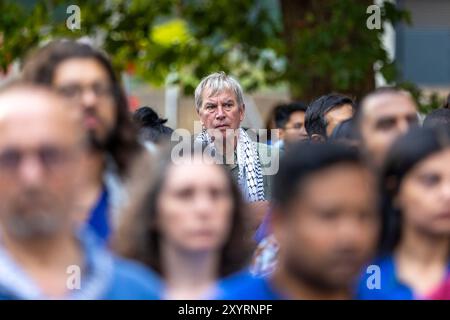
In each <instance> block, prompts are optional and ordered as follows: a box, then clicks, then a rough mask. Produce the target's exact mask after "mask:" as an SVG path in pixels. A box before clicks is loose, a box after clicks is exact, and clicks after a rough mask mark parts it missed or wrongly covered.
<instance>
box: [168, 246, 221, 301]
mask: <svg viewBox="0 0 450 320" xmlns="http://www.w3.org/2000/svg"><path fill="white" fill-rule="evenodd" d="M161 249H162V250H161V252H162V257H161V258H162V269H163V270H164V274H163V276H164V279H165V281H166V284H167V288H168V290H167V291H168V295H169V296H172V297H174V298H182V299H186V298H188V299H189V298H190V299H195V298H198V297H199V296H201V295H202V294H205V292H206V291H207V290H208V289H211V287H212V286H213V285H214V283H215V282H216V281H217V278H218V272H217V271H218V268H219V257H218V255H217V254H216V253H215V252H201V253H195V254H193V253H192V252H186V251H183V250H181V249H177V248H174V247H172V246H170V245H162V248H161Z"/></svg>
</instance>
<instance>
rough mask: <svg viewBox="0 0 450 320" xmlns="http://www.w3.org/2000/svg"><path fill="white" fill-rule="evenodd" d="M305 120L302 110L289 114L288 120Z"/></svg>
mask: <svg viewBox="0 0 450 320" xmlns="http://www.w3.org/2000/svg"><path fill="white" fill-rule="evenodd" d="M304 120H305V112H304V111H295V112H293V113H291V115H290V116H289V122H303V121H304Z"/></svg>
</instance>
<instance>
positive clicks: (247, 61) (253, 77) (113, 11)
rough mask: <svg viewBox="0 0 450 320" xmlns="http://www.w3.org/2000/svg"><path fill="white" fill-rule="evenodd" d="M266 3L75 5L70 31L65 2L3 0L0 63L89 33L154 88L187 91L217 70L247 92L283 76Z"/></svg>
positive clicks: (123, 0)
mask: <svg viewBox="0 0 450 320" xmlns="http://www.w3.org/2000/svg"><path fill="white" fill-rule="evenodd" d="M269 2H270V1H253V0H214V1H203V0H157V1H156V0H153V1H148V0H146V1H144V0H133V1H127V0H111V1H88V0H80V1H77V2H76V4H77V5H78V6H79V7H80V8H81V30H74V31H71V30H69V29H68V28H67V27H66V23H65V19H67V18H68V17H69V14H67V13H66V8H67V7H68V6H69V5H71V4H72V1H63V0H46V1H19V2H17V1H13V0H3V1H2V7H1V8H0V12H2V15H3V12H7V14H6V16H5V18H6V19H2V20H1V22H0V30H3V34H4V39H5V45H4V46H3V48H2V53H4V54H0V64H1V66H2V67H3V68H4V69H5V68H6V66H7V65H8V64H10V63H11V62H12V59H13V58H18V59H22V58H23V57H24V55H25V54H26V52H27V51H28V49H29V48H30V47H33V46H36V45H38V44H39V42H40V41H41V40H46V39H48V38H51V37H53V38H54V37H68V38H78V37H80V36H86V35H88V36H94V37H103V38H104V44H103V46H104V48H103V49H104V50H105V51H106V52H108V54H109V55H110V56H111V58H112V60H113V63H114V65H115V67H116V68H118V69H119V70H124V69H126V68H128V67H130V66H132V67H133V69H134V70H135V71H136V73H137V75H138V76H140V77H142V78H143V79H145V80H146V81H149V82H151V83H153V84H156V85H162V84H165V83H166V82H167V81H169V82H172V83H179V84H181V85H182V87H183V88H184V89H185V91H186V92H192V90H193V88H194V87H195V85H196V84H197V83H198V81H199V79H201V78H202V77H203V76H205V75H206V74H208V73H210V72H213V71H218V70H224V71H226V72H231V73H233V74H234V75H236V76H237V77H239V78H240V80H241V81H242V82H243V83H244V86H245V88H246V89H250V90H251V89H255V88H257V87H260V86H262V85H264V84H266V83H274V82H276V81H278V80H280V79H281V75H282V72H281V71H282V70H281V68H280V67H277V66H273V64H275V63H279V60H280V56H279V55H277V54H276V52H279V51H280V48H281V47H282V41H281V39H280V37H279V33H280V30H281V28H280V19H274V14H273V13H272V12H271V7H270V5H269V6H268V5H266V4H267V3H269ZM265 3H266V4H265ZM30 10H33V12H32V13H31V14H27V13H26V12H27V11H30ZM24 29H27V30H29V31H28V33H26V34H25V33H24V32H23V30H24ZM0 32H1V31H0Z"/></svg>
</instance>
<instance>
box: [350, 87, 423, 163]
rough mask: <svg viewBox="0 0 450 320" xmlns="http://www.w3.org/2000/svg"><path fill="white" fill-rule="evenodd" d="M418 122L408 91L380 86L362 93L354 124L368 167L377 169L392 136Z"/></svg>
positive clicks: (415, 109)
mask: <svg viewBox="0 0 450 320" xmlns="http://www.w3.org/2000/svg"><path fill="white" fill-rule="evenodd" d="M418 124H419V118H418V115H417V106H416V103H415V102H414V100H413V98H412V96H411V94H410V93H409V92H407V91H405V90H402V89H397V88H392V87H381V88H378V89H375V90H374V91H373V92H371V93H369V94H368V95H367V96H365V97H364V98H363V99H362V101H361V105H360V108H359V109H358V112H357V114H356V127H357V130H358V132H359V135H360V137H361V141H362V149H363V152H364V153H365V155H366V158H367V161H369V163H370V164H371V166H372V167H373V168H374V169H375V170H378V169H379V168H380V167H381V165H382V164H383V161H384V157H385V155H386V153H387V151H388V150H389V147H390V146H391V144H392V143H393V142H394V141H395V139H396V138H398V137H399V136H400V135H402V134H405V133H406V132H407V131H408V130H409V129H410V128H411V127H413V126H418Z"/></svg>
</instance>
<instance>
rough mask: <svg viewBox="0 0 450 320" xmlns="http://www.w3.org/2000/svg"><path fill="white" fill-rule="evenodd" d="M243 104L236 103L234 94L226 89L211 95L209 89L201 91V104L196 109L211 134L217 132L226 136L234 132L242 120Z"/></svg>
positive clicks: (214, 134)
mask: <svg viewBox="0 0 450 320" xmlns="http://www.w3.org/2000/svg"><path fill="white" fill-rule="evenodd" d="M244 113H245V106H244V105H241V106H240V105H239V104H238V103H237V99H236V95H235V94H234V92H233V91H232V90H231V89H226V90H223V91H220V92H218V93H217V94H215V95H211V90H209V89H206V90H204V91H203V93H202V105H201V107H200V108H199V110H198V114H199V117H200V121H201V123H202V125H203V126H204V127H205V128H206V129H208V132H209V134H210V135H211V136H216V135H218V134H220V135H222V137H223V138H226V137H227V136H228V135H231V134H233V133H234V130H236V129H238V128H239V127H240V125H241V122H242V120H244Z"/></svg>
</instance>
